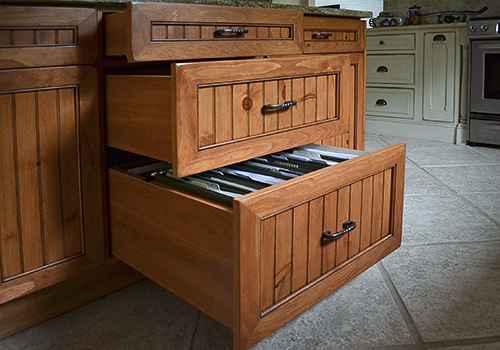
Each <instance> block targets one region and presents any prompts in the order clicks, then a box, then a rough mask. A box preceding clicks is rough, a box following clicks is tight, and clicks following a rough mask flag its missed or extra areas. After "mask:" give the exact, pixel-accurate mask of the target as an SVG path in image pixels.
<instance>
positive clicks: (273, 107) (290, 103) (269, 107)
mask: <svg viewBox="0 0 500 350" xmlns="http://www.w3.org/2000/svg"><path fill="white" fill-rule="evenodd" d="M296 105H297V101H293V100H292V101H285V102H283V103H282V104H280V105H264V106H263V107H262V110H263V111H264V112H265V111H272V110H277V109H286V108H290V107H293V106H296Z"/></svg>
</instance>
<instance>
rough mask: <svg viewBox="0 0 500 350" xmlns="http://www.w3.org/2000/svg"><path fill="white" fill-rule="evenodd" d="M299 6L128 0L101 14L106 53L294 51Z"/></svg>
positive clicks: (164, 55)
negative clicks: (112, 11)
mask: <svg viewBox="0 0 500 350" xmlns="http://www.w3.org/2000/svg"><path fill="white" fill-rule="evenodd" d="M302 17H303V15H302V13H301V12H299V11H289V10H276V9H259V8H242V7H227V6H208V5H191V4H159V3H129V4H128V8H127V12H124V13H119V14H113V15H109V16H107V17H106V54H107V55H128V60H129V61H131V62H135V61H165V60H179V59H182V60H186V59H195V58H217V57H244V56H247V57H248V56H258V55H278V54H297V53H300V52H301V51H302V50H301V40H302V38H301V35H302V29H301V26H302Z"/></svg>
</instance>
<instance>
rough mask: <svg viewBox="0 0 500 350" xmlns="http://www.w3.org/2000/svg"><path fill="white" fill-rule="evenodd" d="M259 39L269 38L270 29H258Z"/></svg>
mask: <svg viewBox="0 0 500 350" xmlns="http://www.w3.org/2000/svg"><path fill="white" fill-rule="evenodd" d="M257 38H259V39H267V38H269V27H257Z"/></svg>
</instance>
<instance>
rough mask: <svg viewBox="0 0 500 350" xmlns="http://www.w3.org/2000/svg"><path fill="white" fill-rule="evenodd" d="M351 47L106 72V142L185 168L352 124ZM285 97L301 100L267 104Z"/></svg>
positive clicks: (201, 167) (213, 164)
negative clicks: (152, 72)
mask: <svg viewBox="0 0 500 350" xmlns="http://www.w3.org/2000/svg"><path fill="white" fill-rule="evenodd" d="M351 74H352V73H351V72H350V61H349V57H348V56H347V55H326V56H311V57H300V56H299V57H287V58H269V59H250V60H238V61H217V62H202V63H192V64H191V63H189V64H175V65H172V76H128V75H123V76H107V85H106V89H107V93H106V101H107V117H106V119H107V142H108V145H109V146H111V147H115V148H118V149H123V150H126V151H129V152H133V153H137V154H141V155H144V156H148V157H151V158H155V159H159V160H164V161H168V162H171V163H173V166H174V174H175V175H176V176H185V175H189V174H194V173H199V172H202V171H206V170H209V169H214V168H217V167H220V166H223V165H227V164H231V163H236V162H239V161H242V160H246V159H249V158H253V157H258V156H261V155H264V154H268V153H272V152H275V151H280V150H284V149H287V148H291V147H296V146H299V145H303V144H306V143H310V142H316V141H318V140H324V139H327V138H330V137H333V136H335V135H340V134H344V133H346V132H347V130H348V126H349V125H348V121H349V119H352V116H351V114H352V113H353V109H352V108H351V107H350V105H351V104H352V96H350V95H349V92H350V91H352V90H353V87H352V83H353V79H352V77H351ZM286 101H294V102H296V105H294V106H291V107H289V108H284V109H276V110H274V109H271V110H267V111H264V110H263V107H264V106H265V105H272V106H277V105H281V104H283V103H284V102H286Z"/></svg>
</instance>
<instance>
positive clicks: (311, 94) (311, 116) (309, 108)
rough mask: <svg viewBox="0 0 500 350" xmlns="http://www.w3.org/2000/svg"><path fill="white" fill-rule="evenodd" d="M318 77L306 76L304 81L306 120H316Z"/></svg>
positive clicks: (307, 121) (308, 121) (310, 121)
mask: <svg viewBox="0 0 500 350" xmlns="http://www.w3.org/2000/svg"><path fill="white" fill-rule="evenodd" d="M316 94H317V92H316V77H307V78H305V83H304V95H305V96H304V98H305V101H304V104H305V106H304V122H305V123H306V124H307V123H312V122H314V121H315V120H316V100H317V99H316Z"/></svg>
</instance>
